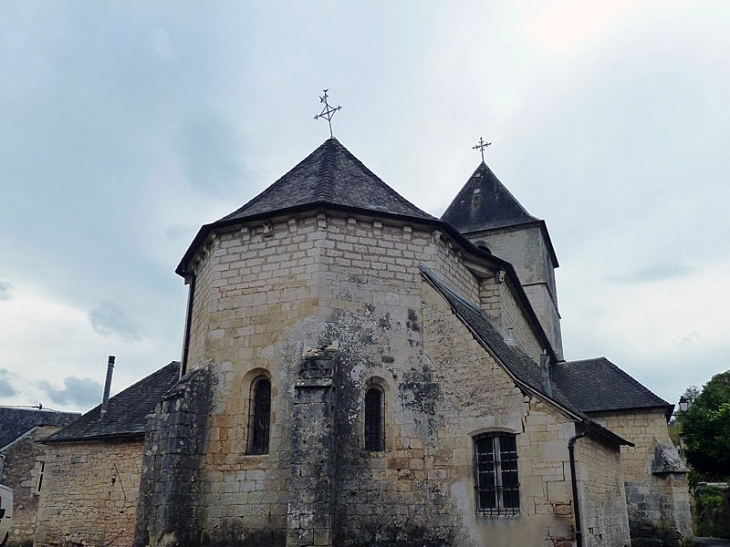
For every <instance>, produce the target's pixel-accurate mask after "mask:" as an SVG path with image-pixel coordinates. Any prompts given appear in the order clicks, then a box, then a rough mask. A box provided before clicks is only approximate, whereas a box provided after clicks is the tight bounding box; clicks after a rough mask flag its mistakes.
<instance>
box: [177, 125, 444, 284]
mask: <svg viewBox="0 0 730 547" xmlns="http://www.w3.org/2000/svg"><path fill="white" fill-rule="evenodd" d="M318 207H328V208H333V209H340V210H343V211H352V212H360V213H375V214H377V215H379V216H387V217H396V218H404V219H412V220H417V221H421V222H424V221H425V222H435V223H438V224H440V223H441V222H440V221H439V219H437V218H436V217H434V216H432V215H429V214H428V213H426V212H425V211H422V210H421V209H419V208H418V207H416V206H415V205H413V204H412V203H411V202H410V201H408V200H407V199H406V198H404V197H403V196H401V195H400V194H399V193H398V192H396V191H395V190H393V189H392V188H391V187H390V186H388V185H387V184H386V183H385V182H383V181H382V180H380V178H378V176H377V175H375V173H373V172H372V171H370V169H368V168H367V167H365V166H364V165H363V164H362V162H361V161H360V160H358V159H357V158H356V157H355V156H353V155H352V153H350V151H349V150H347V148H345V147H344V146H342V145H341V144H340V142H339V141H338V140H337V139H335V138H329V139H327V140H326V141H325V142H324V143H322V145H320V146H319V148H317V149H316V150H315V151H314V152H312V153H311V154H309V155H308V156H307V157H306V158H304V159H303V160H302V161H301V162H299V163H298V164H297V165H296V166H295V167H294V168H293V169H291V171H289V172H288V173H286V174H285V175H284V176H283V177H281V178H280V179H279V180H277V181H276V182H275V183H274V184H272V185H271V186H269V187H268V188H267V189H266V190H264V191H263V192H261V193H260V194H259V195H257V196H256V197H255V198H253V199H252V200H251V201H249V202H248V203H246V204H245V205H243V206H242V207H239V208H238V209H236V210H235V211H233V212H232V213H231V214H229V215H226V216H224V217H223V218H221V219H219V220H217V221H215V222H213V223H211V224H205V225H204V226H203V227H201V229H200V230H199V231H198V234H197V235H196V236H195V239H194V240H193V242H192V243H191V244H190V247H188V250H187V252H186V253H185V256H183V258H182V260H181V261H180V264H179V265H178V267H177V269H176V270H175V271H176V272H177V273H178V274H180V275H184V273H185V271H186V269H187V264H188V262H189V261H190V259H191V258H192V257H193V255H194V254H195V251H196V250H197V248H198V247H199V246H200V245H201V244H202V243H203V242H204V241H205V238H206V237H207V236H208V234H209V233H210V232H211V230H215V229H216V228H220V227H224V226H230V225H234V224H237V223H239V222H243V221H247V220H254V219H256V218H257V217H266V216H269V215H271V214H272V213H289V212H295V211H300V210H308V209H315V208H318Z"/></svg>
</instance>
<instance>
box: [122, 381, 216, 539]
mask: <svg viewBox="0 0 730 547" xmlns="http://www.w3.org/2000/svg"><path fill="white" fill-rule="evenodd" d="M209 411H210V375H209V371H208V369H207V368H202V367H201V368H197V369H195V370H194V371H192V372H190V373H188V374H187V375H185V376H184V377H183V378H182V379H181V380H180V382H178V383H177V385H176V386H175V387H173V388H172V389H171V390H170V391H169V392H168V393H167V394H166V395H165V397H164V398H163V400H162V401H161V402H160V403H159V404H158V405H157V408H156V409H155V412H154V414H152V415H150V416H149V417H148V419H147V433H146V436H145V442H144V457H143V460H142V462H143V464H142V470H141V480H140V486H139V504H138V508H137V521H136V528H135V540H134V545H135V546H137V547H144V546H146V545H165V546H172V545H176V546H181V547H182V546H186V547H187V546H192V545H195V544H197V543H198V542H199V541H200V533H199V514H200V507H199V505H198V503H199V500H200V492H201V483H202V476H201V463H200V461H201V458H202V455H203V453H204V452H205V448H206V447H205V444H206V442H207V440H208V413H209Z"/></svg>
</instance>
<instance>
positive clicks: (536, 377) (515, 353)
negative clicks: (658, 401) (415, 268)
mask: <svg viewBox="0 0 730 547" xmlns="http://www.w3.org/2000/svg"><path fill="white" fill-rule="evenodd" d="M419 267H420V269H421V271H422V272H423V274H424V275H425V276H426V278H427V279H428V280H429V281H430V282H431V283H432V284H433V286H434V287H436V289H437V290H438V291H439V292H440V293H441V294H442V295H443V296H444V298H446V300H447V301H448V303H449V305H450V306H451V308H452V309H453V310H454V312H456V315H457V316H458V317H459V318H460V319H461V320H462V321H463V322H464V323H465V324H466V325H467V326H468V327H469V328H470V329H471V331H472V332H473V333H474V334H475V335H476V338H477V340H478V341H480V342H481V343H482V344H483V345H484V346H486V348H487V349H488V350H490V351H491V352H492V353H493V354H494V355H495V356H496V357H497V359H498V360H499V362H501V363H502V364H503V365H504V366H505V367H506V369H507V370H508V372H510V373H511V374H512V376H513V377H514V378H516V379H517V380H518V381H519V382H521V383H522V384H524V385H526V386H528V387H529V388H531V389H532V390H534V391H536V392H537V393H540V394H542V396H544V397H545V398H547V399H550V400H552V401H554V402H555V403H557V404H558V405H559V406H561V407H563V408H564V409H566V410H568V411H570V412H572V413H573V414H575V415H576V416H578V417H579V418H581V419H582V420H583V421H584V423H586V424H590V427H591V428H592V429H593V430H594V431H596V432H597V433H598V434H600V435H602V436H604V437H607V438H609V439H612V440H613V441H615V442H618V443H621V444H627V445H631V446H633V444H632V443H630V442H629V441H627V440H625V439H623V438H621V437H619V436H618V435H616V434H615V433H613V432H612V431H610V430H608V429H606V428H605V427H603V426H601V425H600V424H598V423H596V422H594V421H593V420H591V419H590V417H589V416H588V415H586V414H585V413H583V412H582V409H580V408H579V407H577V406H576V405H575V404H574V403H573V401H571V399H570V398H569V397H568V396H566V394H565V393H563V391H562V390H561V387H560V386H559V385H556V384H555V383H553V382H551V393H550V394H547V393H545V389H544V388H543V385H542V373H541V371H540V366H539V365H538V364H537V363H535V362H534V361H533V360H532V359H531V358H530V357H529V356H528V355H527V354H526V353H524V352H523V351H522V350H521V349H520V348H518V347H516V346H511V345H508V344H507V343H506V342H505V341H504V340H503V339H502V337H501V336H500V334H499V333H498V332H497V330H496V328H495V327H494V326H493V325H492V324H491V322H490V320H489V318H488V317H487V316H486V315H484V313H483V312H482V311H481V310H479V309H478V308H475V307H474V306H473V305H472V304H470V303H469V302H467V301H466V300H464V299H463V298H461V296H459V295H458V294H457V293H456V292H454V291H453V290H452V289H451V288H450V287H449V286H447V285H446V284H444V283H443V282H441V281H440V280H439V279H438V278H437V277H436V276H435V275H434V274H433V272H431V271H430V270H429V269H428V268H426V267H425V266H423V265H421V266H419Z"/></svg>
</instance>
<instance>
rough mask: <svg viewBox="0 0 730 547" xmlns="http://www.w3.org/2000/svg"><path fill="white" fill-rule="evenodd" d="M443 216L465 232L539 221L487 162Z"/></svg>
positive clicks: (481, 166) (443, 218) (472, 177)
mask: <svg viewBox="0 0 730 547" xmlns="http://www.w3.org/2000/svg"><path fill="white" fill-rule="evenodd" d="M441 220H444V221H446V222H448V223H450V224H451V225H452V226H454V228H456V229H457V230H459V231H460V232H462V233H470V232H478V231H480V230H488V229H492V228H501V227H504V226H514V225H518V224H526V223H529V222H539V219H537V218H535V217H533V216H532V215H531V214H530V213H528V212H527V211H526V210H525V208H524V207H523V206H522V205H521V204H520V202H519V201H517V199H516V198H515V197H514V196H513V195H512V194H511V193H510V191H509V190H507V188H506V187H505V186H504V184H502V183H501V182H500V181H499V179H498V178H497V176H496V175H495V174H494V173H493V172H492V170H491V169H490V168H489V167H487V164H486V163H484V162H482V163H481V164H480V165H479V167H477V169H476V171H474V173H473V174H472V176H471V177H470V178H469V180H468V181H467V182H466V184H465V185H464V187H463V188H462V189H461V191H460V192H459V193H458V194H457V195H456V197H455V198H454V200H453V201H452V202H451V204H450V205H449V206H448V207H447V208H446V211H445V212H444V214H443V215H441Z"/></svg>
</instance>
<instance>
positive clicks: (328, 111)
mask: <svg viewBox="0 0 730 547" xmlns="http://www.w3.org/2000/svg"><path fill="white" fill-rule="evenodd" d="M328 91H329V89H325V90H324V95H322V96H321V97H320V98H319V102H320V103H324V108H322V112H320V113H319V114H317V115H316V116H315V117H314V119H315V120H316V119H319V118H324V119H325V120H327V123H328V124H329V127H330V138H331V137H333V136H334V135H332V117H333V116H334V115H335V113H336V112H337V111H338V110H340V109H341V108H342V107H341V106H338V107H337V108H334V107H332V106H330V104H329V103H328V102H327V99H328V98H329V96H328V95H327V92H328Z"/></svg>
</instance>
